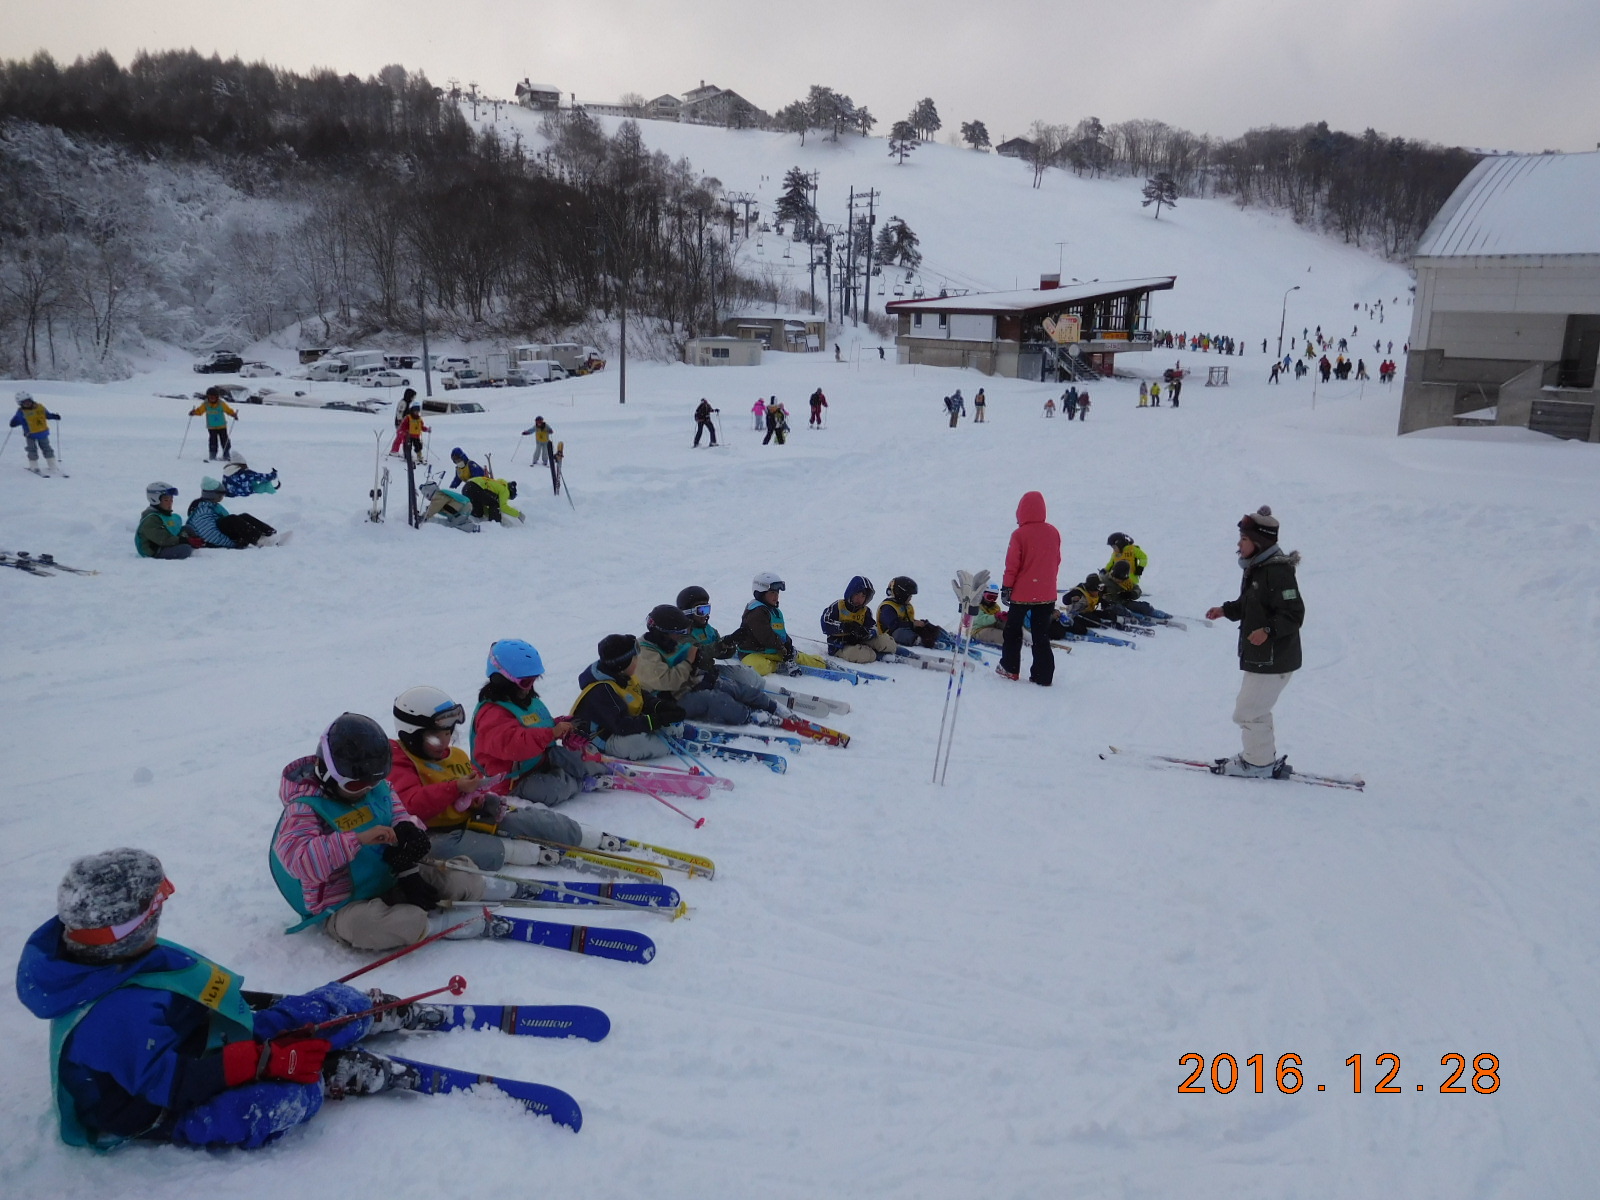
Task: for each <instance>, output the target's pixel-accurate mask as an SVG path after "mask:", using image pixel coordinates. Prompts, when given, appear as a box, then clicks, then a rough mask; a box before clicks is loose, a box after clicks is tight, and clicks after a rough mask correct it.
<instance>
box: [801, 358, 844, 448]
mask: <svg viewBox="0 0 1600 1200" xmlns="http://www.w3.org/2000/svg"><path fill="white" fill-rule="evenodd" d="M838 349H839V348H838V347H837V346H835V347H834V350H835V351H836V352H837V350H838ZM827 407H828V398H827V397H826V396H824V395H823V394H822V389H821V388H818V389H817V390H816V391H814V392H812V393H811V420H810V421H809V422H808V424H809V425H810V426H811V427H813V428H816V429H821V428H822V410H823V409H825V408H827Z"/></svg>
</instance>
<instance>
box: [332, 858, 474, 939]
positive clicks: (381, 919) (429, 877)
mask: <svg viewBox="0 0 1600 1200" xmlns="http://www.w3.org/2000/svg"><path fill="white" fill-rule="evenodd" d="M450 861H451V862H456V863H462V864H465V865H466V866H468V867H470V866H472V865H473V864H472V860H471V859H470V858H454V859H451V860H450ZM418 871H419V872H420V874H421V875H422V878H423V879H425V880H426V881H427V882H428V883H430V884H432V885H433V886H434V887H436V888H438V889H439V895H440V897H441V898H442V899H445V900H482V899H483V880H482V879H481V878H479V877H478V876H476V875H468V874H465V873H463V872H461V871H441V870H439V868H438V867H435V866H430V865H427V864H424V865H423V866H422V867H419V868H418ZM471 915H472V914H471V913H470V912H466V913H463V914H462V918H463V919H465V918H467V917H469V916H471ZM322 927H323V928H324V929H326V930H327V931H328V935H329V936H330V937H332V938H333V939H334V940H335V941H340V942H343V943H344V944H345V945H346V946H349V947H350V948H351V949H353V950H398V949H399V948H400V947H401V946H413V945H415V944H416V943H418V942H420V941H421V940H422V939H423V938H425V937H427V936H428V912H427V910H426V909H422V908H418V907H417V906H416V905H415V904H386V903H384V902H383V901H382V900H380V899H376V898H374V899H372V900H357V901H355V902H354V903H352V904H346V905H345V906H344V907H343V908H341V909H339V910H338V911H337V912H335V913H334V914H333V915H332V916H331V917H329V918H328V919H327V920H326V921H324V922H323V923H322Z"/></svg>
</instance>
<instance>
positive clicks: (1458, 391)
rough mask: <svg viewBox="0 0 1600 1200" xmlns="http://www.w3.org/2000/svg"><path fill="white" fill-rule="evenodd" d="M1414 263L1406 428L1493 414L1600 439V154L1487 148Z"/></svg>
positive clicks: (1403, 409) (1498, 419)
mask: <svg viewBox="0 0 1600 1200" xmlns="http://www.w3.org/2000/svg"><path fill="white" fill-rule="evenodd" d="M1413 266H1414V267H1415V268H1416V272H1417V295H1416V301H1415V305H1414V308H1413V310H1412V314H1411V339H1410V353H1409V355H1408V356H1407V359H1406V376H1405V386H1404V390H1403V392H1402V395H1401V402H1400V432H1401V433H1411V432H1413V431H1414V430H1418V429H1428V428H1432V427H1434V426H1439V425H1450V424H1452V423H1455V422H1456V419H1457V418H1458V417H1465V418H1466V420H1465V421H1463V422H1462V423H1471V424H1478V423H1481V422H1482V421H1484V420H1485V419H1488V418H1490V417H1492V419H1493V421H1494V422H1495V423H1496V424H1499V425H1525V426H1527V427H1528V428H1530V429H1534V430H1537V431H1539V432H1541V433H1550V434H1554V435H1555V436H1557V437H1568V438H1582V439H1585V440H1587V441H1600V404H1597V403H1596V401H1597V400H1600V395H1597V393H1596V391H1595V368H1596V359H1597V355H1600V153H1588V154H1517V155H1497V156H1495V157H1492V158H1486V159H1484V160H1483V161H1482V162H1480V163H1479V164H1478V165H1477V166H1476V167H1474V168H1473V169H1472V172H1471V173H1470V174H1469V175H1468V176H1467V177H1466V178H1465V179H1464V180H1462V181H1461V185H1460V186H1459V187H1457V188H1456V190H1455V192H1454V193H1452V195H1451V197H1450V199H1449V200H1447V201H1446V202H1445V205H1444V207H1443V208H1442V209H1440V210H1439V214H1438V216H1436V217H1434V219H1433V222H1432V224H1430V225H1429V226H1428V228H1427V231H1426V232H1425V233H1424V234H1423V235H1422V240H1421V241H1420V242H1419V243H1418V244H1417V251H1416V254H1415V256H1414V258H1413ZM1486 410H1487V411H1486ZM1469 414H1470V415H1469Z"/></svg>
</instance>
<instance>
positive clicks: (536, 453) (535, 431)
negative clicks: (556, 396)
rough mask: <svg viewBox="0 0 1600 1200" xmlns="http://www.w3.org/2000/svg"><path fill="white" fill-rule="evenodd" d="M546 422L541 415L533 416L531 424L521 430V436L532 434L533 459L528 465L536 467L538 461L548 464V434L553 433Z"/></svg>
mask: <svg viewBox="0 0 1600 1200" xmlns="http://www.w3.org/2000/svg"><path fill="white" fill-rule="evenodd" d="M554 432H555V430H554V429H552V428H551V427H550V425H549V423H548V422H546V421H545V419H544V418H543V417H535V418H534V419H533V424H532V425H530V426H528V427H527V428H526V429H524V430H523V431H522V436H523V437H527V436H528V435H529V434H530V433H531V434H532V435H533V461H532V462H530V463H529V464H528V465H529V466H530V467H536V466H538V465H539V464H540V463H544V464H545V465H546V466H549V465H550V435H551V434H552V433H554Z"/></svg>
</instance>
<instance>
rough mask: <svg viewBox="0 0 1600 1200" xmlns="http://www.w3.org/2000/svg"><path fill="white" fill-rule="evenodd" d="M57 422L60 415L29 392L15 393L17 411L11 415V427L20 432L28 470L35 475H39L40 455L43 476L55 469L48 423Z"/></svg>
mask: <svg viewBox="0 0 1600 1200" xmlns="http://www.w3.org/2000/svg"><path fill="white" fill-rule="evenodd" d="M59 420H61V414H60V413H57V412H51V411H50V410H49V409H48V408H46V407H45V406H44V405H42V404H40V403H39V402H38V401H37V400H35V399H34V398H33V395H32V393H31V392H18V393H17V411H16V412H14V413H12V414H11V426H12V428H14V429H20V430H22V443H23V445H24V446H25V447H27V451H28V470H30V471H32V472H33V473H34V474H36V475H37V474H40V470H39V455H40V454H43V455H44V471H43V473H44V474H46V475H48V474H49V473H50V472H51V471H54V470H55V469H56V452H55V450H54V448H52V447H51V445H50V422H51V421H59Z"/></svg>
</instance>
